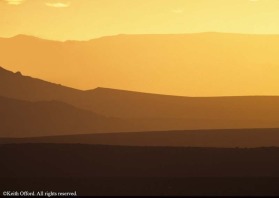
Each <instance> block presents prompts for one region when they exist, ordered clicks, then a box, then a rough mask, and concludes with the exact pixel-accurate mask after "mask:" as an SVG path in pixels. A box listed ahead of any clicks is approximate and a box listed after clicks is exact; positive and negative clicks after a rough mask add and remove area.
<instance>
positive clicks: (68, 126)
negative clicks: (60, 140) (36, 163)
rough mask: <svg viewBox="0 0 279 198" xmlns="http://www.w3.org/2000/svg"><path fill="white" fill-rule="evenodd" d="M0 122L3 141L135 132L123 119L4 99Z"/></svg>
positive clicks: (0, 100) (65, 106)
mask: <svg viewBox="0 0 279 198" xmlns="http://www.w3.org/2000/svg"><path fill="white" fill-rule="evenodd" d="M0 119H1V125H0V137H30V136H49V135H63V134H64V135H69V134H79V133H94V132H95V133H96V132H108V131H110V132H111V131H125V130H128V131H130V130H133V128H132V127H131V126H130V125H129V123H126V122H124V121H122V120H120V119H116V118H109V117H105V116H101V115H98V114H95V113H93V112H91V111H87V110H81V109H78V108H76V107H73V106H71V105H68V104H65V103H62V102H57V101H51V102H27V101H20V100H15V99H9V98H4V97H0ZM129 126H130V127H129Z"/></svg>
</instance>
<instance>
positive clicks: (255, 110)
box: [0, 68, 279, 131]
mask: <svg viewBox="0 0 279 198" xmlns="http://www.w3.org/2000/svg"><path fill="white" fill-rule="evenodd" d="M0 79H1V83H0V95H1V96H4V97H8V98H14V99H19V100H27V101H32V102H36V101H53V100H56V101H61V102H64V103H67V104H70V105H73V106H75V107H77V108H79V109H84V110H89V111H92V112H95V113H97V114H101V115H104V116H107V117H116V118H121V119H125V120H126V121H127V122H131V123H133V125H135V128H134V129H135V130H137V131H142V130H156V131H158V130H159V131H160V130H161V131H163V130H186V129H229V128H278V127H279V97H276V96H247V97H245V96H243V97H179V96H168V95H158V94H147V93H140V92H131V91H123V90H115V89H107V88H97V89H94V90H89V91H81V90H78V89H72V88H69V87H65V86H62V85H59V84H53V83H49V82H47V81H43V80H40V79H35V78H31V77H28V76H23V75H22V74H21V73H20V72H17V73H13V72H11V71H8V70H6V69H3V68H1V69H0ZM136 126H137V127H136ZM139 126H140V127H139Z"/></svg>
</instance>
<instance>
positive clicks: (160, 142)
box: [0, 129, 279, 148]
mask: <svg viewBox="0 0 279 198" xmlns="http://www.w3.org/2000/svg"><path fill="white" fill-rule="evenodd" d="M278 139H279V129H232V130H224V129H223V130H221V129H220V130H195V131H164V132H159V131H158V132H131V133H105V134H87V135H65V136H52V137H33V138H0V144H11V143H17V144H22V143H58V144H62V143H63V144H99V145H122V146H155V147H156V146H169V147H216V148H217V147H218V148H236V147H239V148H255V147H273V146H277V147H279V141H278Z"/></svg>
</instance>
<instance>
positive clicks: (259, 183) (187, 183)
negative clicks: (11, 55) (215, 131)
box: [0, 144, 279, 196]
mask: <svg viewBox="0 0 279 198" xmlns="http://www.w3.org/2000/svg"><path fill="white" fill-rule="evenodd" d="M278 155H279V149H278V148H255V149H221V148H220V149H217V148H167V147H120V146H96V145H63V144H18V145H9V144H8V145H0V156H1V157H2V158H3V159H4V160H2V161H1V163H0V181H1V182H0V184H1V185H0V190H2V191H6V190H7V189H16V190H19V191H20V190H22V191H26V190H29V191H42V190H44V191H45V192H47V191H48V192H50V191H54V192H55V191H56V192H73V191H76V192H77V194H78V195H90V196H93V195H114V196H116V195H126V196H129V195H130V196H131V195H145V196H147V195H149V196H150V195H157V196H158V195H161V196H163V195H180V196H181V195H184V196H196V195H203V196H217V195H218V196H234V195H237V196H241V195H242V196H243V195H246V196H247V195H248V196H259V195H261V196H271V195H272V196H278V195H279V190H278V184H279V179H278V177H279V168H278V167H279V163H278V162H279V161H278Z"/></svg>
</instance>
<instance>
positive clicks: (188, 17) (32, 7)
mask: <svg viewBox="0 0 279 198" xmlns="http://www.w3.org/2000/svg"><path fill="white" fill-rule="evenodd" d="M278 19H279V0H0V27H1V28H0V37H12V36H15V35H18V34H27V35H33V36H37V37H40V38H45V39H51V40H89V39H93V38H98V37H103V36H108V35H118V34H183V33H195V32H230V33H245V34H279V20H278Z"/></svg>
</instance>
